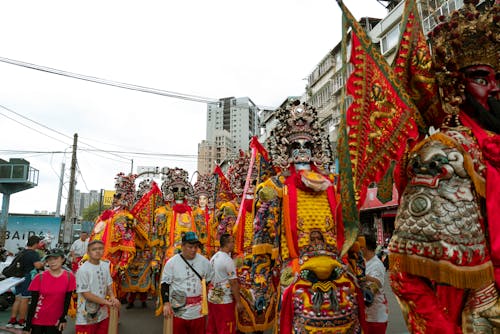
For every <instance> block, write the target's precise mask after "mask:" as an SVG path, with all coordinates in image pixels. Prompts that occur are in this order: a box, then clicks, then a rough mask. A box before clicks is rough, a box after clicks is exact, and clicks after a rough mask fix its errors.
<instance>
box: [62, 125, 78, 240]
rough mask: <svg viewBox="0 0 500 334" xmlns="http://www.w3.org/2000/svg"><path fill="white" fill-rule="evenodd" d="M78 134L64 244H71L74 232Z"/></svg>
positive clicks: (74, 152)
mask: <svg viewBox="0 0 500 334" xmlns="http://www.w3.org/2000/svg"><path fill="white" fill-rule="evenodd" d="M77 142H78V134H77V133H75V135H74V137H73V154H72V155H71V170H70V176H69V194H68V203H66V219H65V220H64V231H63V244H65V245H67V244H69V243H71V242H72V241H73V240H72V236H71V234H72V231H73V223H74V222H73V218H74V217H73V216H74V215H75V175H76V145H77Z"/></svg>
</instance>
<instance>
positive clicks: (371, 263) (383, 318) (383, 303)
mask: <svg viewBox="0 0 500 334" xmlns="http://www.w3.org/2000/svg"><path fill="white" fill-rule="evenodd" d="M366 276H371V277H373V278H376V279H378V280H379V282H380V284H381V287H380V289H379V290H378V292H377V293H376V294H375V296H373V303H372V304H371V305H370V306H368V307H366V321H368V322H387V320H388V318H389V307H388V304H387V298H385V293H384V281H385V267H384V264H383V263H382V261H380V259H379V258H378V256H374V257H372V258H371V259H370V260H368V261H367V262H366Z"/></svg>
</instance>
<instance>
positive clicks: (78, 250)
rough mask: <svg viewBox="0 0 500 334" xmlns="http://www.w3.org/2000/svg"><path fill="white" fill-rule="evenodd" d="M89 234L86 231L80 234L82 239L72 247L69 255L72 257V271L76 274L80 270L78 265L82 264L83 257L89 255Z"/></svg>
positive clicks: (77, 240)
mask: <svg viewBox="0 0 500 334" xmlns="http://www.w3.org/2000/svg"><path fill="white" fill-rule="evenodd" d="M88 237H89V235H88V233H87V232H85V231H81V232H80V238H79V239H76V240H75V242H73V244H72V245H71V248H70V249H69V253H70V255H71V270H73V272H76V271H77V270H78V264H79V263H80V261H81V259H82V257H83V256H84V255H85V254H86V253H87V246H88V244H89V240H88Z"/></svg>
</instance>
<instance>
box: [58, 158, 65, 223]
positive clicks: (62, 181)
mask: <svg viewBox="0 0 500 334" xmlns="http://www.w3.org/2000/svg"><path fill="white" fill-rule="evenodd" d="M64 168H66V164H65V163H64V162H63V163H62V164H61V176H59V191H58V193H57V205H56V217H60V216H61V197H62V190H63V185H64Z"/></svg>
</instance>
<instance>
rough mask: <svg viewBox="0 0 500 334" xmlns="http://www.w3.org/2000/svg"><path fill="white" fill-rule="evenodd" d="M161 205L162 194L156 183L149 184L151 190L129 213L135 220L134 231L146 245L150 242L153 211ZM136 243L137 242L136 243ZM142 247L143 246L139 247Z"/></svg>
mask: <svg viewBox="0 0 500 334" xmlns="http://www.w3.org/2000/svg"><path fill="white" fill-rule="evenodd" d="M162 204H163V200H162V193H161V190H160V188H159V187H158V185H157V184H156V182H154V181H153V182H151V189H150V190H149V191H148V192H147V193H146V194H144V195H143V196H142V197H141V199H139V201H138V202H137V203H136V204H135V205H134V207H133V208H132V210H130V213H131V214H132V216H134V218H135V219H136V220H137V224H136V226H135V230H136V231H137V232H138V234H139V235H140V236H141V237H142V238H143V239H144V241H145V242H146V243H150V242H151V238H150V237H151V235H150V234H151V226H153V222H154V214H155V210H156V209H157V208H158V207H160V206H161V205H162ZM136 243H137V241H136ZM140 246H143V245H140Z"/></svg>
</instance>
